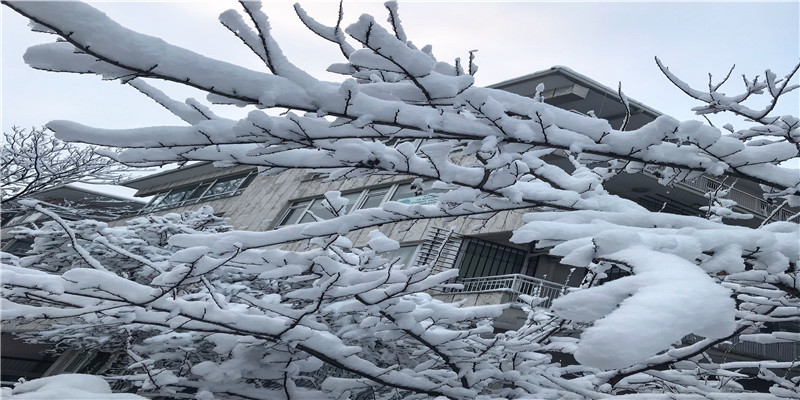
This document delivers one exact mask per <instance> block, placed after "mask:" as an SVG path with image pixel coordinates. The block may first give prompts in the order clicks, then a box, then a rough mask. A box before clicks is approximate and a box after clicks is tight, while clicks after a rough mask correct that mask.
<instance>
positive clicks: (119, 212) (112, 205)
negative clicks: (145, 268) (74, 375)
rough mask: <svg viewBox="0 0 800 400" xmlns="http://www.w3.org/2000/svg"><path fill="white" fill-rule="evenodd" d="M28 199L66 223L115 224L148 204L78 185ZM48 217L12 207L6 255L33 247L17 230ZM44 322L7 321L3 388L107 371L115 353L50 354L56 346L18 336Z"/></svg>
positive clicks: (5, 219) (6, 216)
mask: <svg viewBox="0 0 800 400" xmlns="http://www.w3.org/2000/svg"><path fill="white" fill-rule="evenodd" d="M29 198H33V199H36V200H41V201H44V202H47V203H49V204H51V205H52V206H53V208H52V209H53V210H55V211H56V212H57V213H58V214H59V216H61V217H62V218H64V219H66V220H77V219H87V218H91V219H95V220H99V221H110V220H114V219H118V218H120V217H123V216H125V215H129V214H132V213H136V212H137V211H138V210H139V209H140V208H141V207H142V206H143V205H144V204H145V202H144V201H140V200H137V199H130V198H126V197H121V196H114V195H109V194H104V193H101V192H98V191H95V190H91V189H86V188H84V187H79V186H76V185H70V184H67V185H63V186H58V187H55V188H51V189H47V190H43V191H41V192H38V193H36V194H34V195H32V196H30V197H29ZM47 219H48V217H47V216H45V215H42V213H40V212H37V211H35V210H29V209H27V210H26V209H21V208H12V209H11V210H3V213H2V251H4V252H6V253H11V254H14V255H17V256H22V255H24V254H25V253H26V252H27V251H28V249H30V247H31V245H32V242H31V240H30V238H27V237H25V236H21V235H17V234H14V231H15V230H16V229H17V228H20V227H23V226H27V227H31V226H33V225H35V224H37V223H41V222H43V221H45V220H47ZM40 326H41V325H40V324H19V323H14V322H9V323H5V322H4V323H3V326H2V334H0V339H1V340H2V343H0V349H1V350H2V352H0V354H1V355H0V363H2V379H1V380H2V385H3V386H7V385H13V384H14V383H15V382H16V381H17V380H18V379H19V378H21V377H24V378H26V379H33V378H38V377H41V376H49V375H56V374H59V373H64V372H82V373H95V372H98V371H100V370H102V369H103V368H105V367H106V366H107V365H108V364H109V363H110V362H111V360H112V356H111V355H110V354H102V353H93V352H80V351H76V350H66V351H65V352H64V353H63V354H61V355H60V356H55V355H54V354H52V353H51V352H49V350H52V349H53V346H50V345H45V344H29V343H25V342H23V341H22V340H20V339H19V338H17V337H16V336H15V334H19V333H24V332H25V331H32V330H36V329H38V328H39V327H40Z"/></svg>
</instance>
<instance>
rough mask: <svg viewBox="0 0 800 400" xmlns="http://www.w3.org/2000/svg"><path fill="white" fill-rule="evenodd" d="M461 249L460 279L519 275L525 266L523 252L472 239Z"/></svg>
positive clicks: (525, 253)
mask: <svg viewBox="0 0 800 400" xmlns="http://www.w3.org/2000/svg"><path fill="white" fill-rule="evenodd" d="M461 247H462V248H463V249H464V250H463V258H462V259H461V265H460V267H459V277H461V278H472V277H478V276H495V275H508V274H519V273H521V272H522V268H523V267H524V266H525V258H526V255H527V252H526V251H525V250H520V249H517V248H514V247H510V246H503V245H501V244H497V243H492V242H487V241H485V240H480V239H474V238H470V239H467V240H466V241H465V242H464V244H462V245H461Z"/></svg>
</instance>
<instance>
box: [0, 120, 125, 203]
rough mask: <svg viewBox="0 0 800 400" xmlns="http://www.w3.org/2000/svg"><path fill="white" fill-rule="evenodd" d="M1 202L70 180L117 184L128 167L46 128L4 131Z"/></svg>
mask: <svg viewBox="0 0 800 400" xmlns="http://www.w3.org/2000/svg"><path fill="white" fill-rule="evenodd" d="M3 139H4V140H3V152H2V164H1V165H0V168H2V170H3V175H2V194H3V195H2V205H3V207H5V208H8V207H10V206H11V203H12V202H14V201H15V200H17V199H20V198H25V197H26V196H29V195H31V194H33V193H36V192H40V191H42V190H45V189H50V188H52V187H55V186H59V185H64V184H67V183H71V182H90V183H109V184H113V183H118V182H120V180H121V179H122V178H123V171H124V170H125V167H124V166H123V165H120V164H119V163H117V162H115V161H114V160H112V159H110V158H108V157H106V156H103V155H101V154H99V153H97V152H96V151H95V150H94V149H93V148H91V147H88V146H82V147H81V146H76V145H74V144H71V143H65V142H63V141H61V140H59V139H56V138H54V137H53V135H52V134H51V133H48V132H46V131H45V130H43V129H36V128H34V129H30V130H26V129H22V128H17V127H14V128H12V129H11V132H3Z"/></svg>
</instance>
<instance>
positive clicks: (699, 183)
mask: <svg viewBox="0 0 800 400" xmlns="http://www.w3.org/2000/svg"><path fill="white" fill-rule="evenodd" d="M679 185H682V186H687V187H690V188H693V189H696V190H698V191H700V192H701V193H703V194H705V193H708V192H713V191H715V190H717V189H719V188H720V187H721V186H722V185H723V183H722V182H720V181H717V180H715V179H712V178H709V177H707V176H705V175H702V176H700V177H699V178H697V179H695V180H693V181H688V182H681V183H679ZM725 198H727V199H730V200H733V201H735V202H736V204H738V205H739V207H742V208H744V209H745V210H747V211H749V212H751V213H755V214H758V215H761V216H762V217H767V216H769V215H770V214H772V212H773V211H775V209H776V208H778V206H777V205H774V204H770V203H768V202H767V201H766V200H764V199H762V198H761V197H758V196H754V195H752V194H750V193H747V192H744V191H741V190H739V189H735V188H731V189H730V191H728V195H727V196H725ZM793 215H794V213H793V212H792V211H789V210H787V209H785V208H782V209H780V210H779V211H778V212H777V213H776V214H775V216H774V217H772V221H786V220H788V219H789V218H791V217H792V216H793Z"/></svg>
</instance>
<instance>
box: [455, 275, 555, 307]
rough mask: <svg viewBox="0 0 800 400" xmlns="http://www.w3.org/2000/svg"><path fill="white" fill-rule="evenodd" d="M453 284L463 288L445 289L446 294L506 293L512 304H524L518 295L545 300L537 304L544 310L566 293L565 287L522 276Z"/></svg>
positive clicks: (465, 280) (484, 278)
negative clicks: (509, 296)
mask: <svg viewBox="0 0 800 400" xmlns="http://www.w3.org/2000/svg"><path fill="white" fill-rule="evenodd" d="M455 283H459V284H461V285H463V287H462V288H460V289H453V288H450V289H447V290H446V292H447V293H488V292H506V293H509V294H511V296H512V297H511V299H510V301H511V302H513V303H524V302H523V301H522V300H521V299H520V295H528V296H534V297H541V298H543V299H545V300H544V301H543V302H542V303H540V304H539V306H541V307H545V308H549V307H550V305H552V303H553V300H554V299H555V298H557V297H558V296H561V295H562V294H564V293H565V292H566V291H567V286H565V285H561V284H558V283H554V282H549V281H546V280H543V279H539V278H534V277H531V276H528V275H523V274H509V275H496V276H480V277H474V278H461V279H458V280H457V281H456V282H455Z"/></svg>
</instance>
